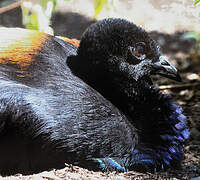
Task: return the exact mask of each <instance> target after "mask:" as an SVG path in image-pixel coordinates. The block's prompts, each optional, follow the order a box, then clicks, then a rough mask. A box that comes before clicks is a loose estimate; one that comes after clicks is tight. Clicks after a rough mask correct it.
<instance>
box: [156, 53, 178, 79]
mask: <svg viewBox="0 0 200 180" xmlns="http://www.w3.org/2000/svg"><path fill="white" fill-rule="evenodd" d="M153 67H154V72H153V74H159V75H161V76H164V77H167V78H169V79H173V80H175V81H179V82H180V81H181V77H180V75H179V73H178V71H177V69H176V68H175V67H174V66H173V65H172V64H171V63H170V62H169V61H168V59H167V58H166V57H164V56H160V57H159V60H158V61H157V62H155V63H154V64H153Z"/></svg>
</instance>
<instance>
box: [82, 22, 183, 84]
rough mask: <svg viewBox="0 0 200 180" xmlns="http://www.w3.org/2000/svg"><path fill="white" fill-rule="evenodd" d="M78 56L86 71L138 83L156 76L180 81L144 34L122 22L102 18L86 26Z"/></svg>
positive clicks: (139, 29)
mask: <svg viewBox="0 0 200 180" xmlns="http://www.w3.org/2000/svg"><path fill="white" fill-rule="evenodd" d="M78 55H79V57H81V61H82V63H81V64H82V65H83V66H87V68H86V69H87V70H88V71H96V69H100V73H102V75H103V74H104V71H108V72H111V73H117V74H120V75H123V76H126V77H128V78H129V79H130V78H131V79H135V80H136V81H138V80H140V79H143V78H144V77H150V76H151V75H153V74H159V75H162V76H165V77H167V78H170V79H173V80H177V81H181V78H180V76H179V74H178V72H177V69H176V68H175V67H174V66H173V65H172V64H171V63H170V62H169V61H168V60H167V59H166V58H165V57H163V56H161V54H160V47H159V46H158V45H157V44H156V42H155V41H154V40H152V39H151V38H150V37H149V35H148V33H147V32H146V31H145V30H143V29H142V28H140V27H138V26H136V25H135V24H133V23H131V22H129V21H127V20H124V19H114V18H109V19H104V20H102V21H99V22H97V23H95V24H94V25H92V26H90V27H89V28H88V30H87V31H86V32H85V33H84V34H83V36H82V39H81V43H80V46H79V49H78ZM90 65H91V66H90ZM95 67H97V68H95ZM85 73H87V72H85ZM88 73H89V72H88Z"/></svg>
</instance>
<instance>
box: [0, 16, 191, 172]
mask: <svg viewBox="0 0 200 180" xmlns="http://www.w3.org/2000/svg"><path fill="white" fill-rule="evenodd" d="M49 37H50V36H49ZM0 62H1V61H0ZM2 62H4V61H2ZM0 72H1V75H0V92H1V94H0V121H1V123H0V124H1V140H0V143H1V144H0V145H1V148H0V154H1V155H2V158H1V162H0V172H1V173H16V172H23V173H32V172H37V171H41V170H45V169H49V168H60V167H63V166H64V163H65V162H66V163H72V164H75V165H79V166H82V167H85V168H88V169H92V170H102V171H113V170H117V171H122V172H123V171H128V170H137V171H159V170H164V169H167V168H168V167H177V166H179V165H180V162H181V160H182V156H183V145H182V144H183V142H184V141H185V140H186V139H187V138H188V136H189V132H188V129H187V127H186V118H185V116H184V115H183V114H182V110H181V108H180V107H179V106H177V105H176V104H174V103H173V102H172V101H171V98H170V96H169V95H166V94H162V93H161V92H160V91H159V90H158V89H156V88H155V87H154V86H153V85H152V82H151V79H150V76H151V75H152V74H161V75H163V76H166V77H169V78H171V79H175V80H180V76H179V75H178V73H177V70H176V69H175V68H174V66H173V65H171V64H170V62H169V61H167V59H165V58H164V57H162V56H161V54H160V50H159V46H158V45H157V44H156V43H155V41H153V40H152V39H151V38H150V37H149V36H148V34H147V33H146V32H145V31H144V30H143V29H142V28H139V27H137V26H136V25H134V24H133V23H130V22H128V21H126V20H123V19H112V18H110V19H106V20H102V21H99V22H97V23H96V24H94V25H92V26H91V27H89V29H88V30H87V31H86V32H85V33H84V34H83V37H82V39H81V43H80V46H79V47H78V49H77V48H76V47H75V46H73V45H71V44H69V43H67V42H64V41H62V40H60V39H58V38H55V37H50V38H48V39H47V40H45V43H44V44H43V46H42V49H40V50H39V51H38V52H37V54H35V55H34V61H32V62H31V64H30V65H29V67H27V68H26V69H25V70H24V69H22V68H20V67H19V66H15V65H13V64H9V63H8V64H5V63H1V64H0ZM19 73H20V76H19ZM97 91H98V92H97ZM13 147H15V148H13Z"/></svg>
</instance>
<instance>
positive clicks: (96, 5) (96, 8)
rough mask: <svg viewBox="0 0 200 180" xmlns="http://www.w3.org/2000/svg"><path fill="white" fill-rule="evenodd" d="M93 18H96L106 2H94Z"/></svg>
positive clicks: (100, 0) (104, 0) (101, 0)
mask: <svg viewBox="0 0 200 180" xmlns="http://www.w3.org/2000/svg"><path fill="white" fill-rule="evenodd" d="M93 3H94V11H95V12H94V18H95V19H96V18H97V15H98V14H99V13H100V12H101V10H102V9H103V8H104V7H105V6H106V5H107V3H108V0H94V1H93Z"/></svg>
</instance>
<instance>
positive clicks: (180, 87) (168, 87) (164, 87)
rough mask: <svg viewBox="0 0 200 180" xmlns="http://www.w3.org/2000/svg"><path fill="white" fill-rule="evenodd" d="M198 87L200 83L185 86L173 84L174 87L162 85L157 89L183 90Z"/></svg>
mask: <svg viewBox="0 0 200 180" xmlns="http://www.w3.org/2000/svg"><path fill="white" fill-rule="evenodd" d="M196 86H200V83H187V84H180V85H179V84H175V85H162V86H159V89H161V90H163V89H185V88H191V87H196Z"/></svg>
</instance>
